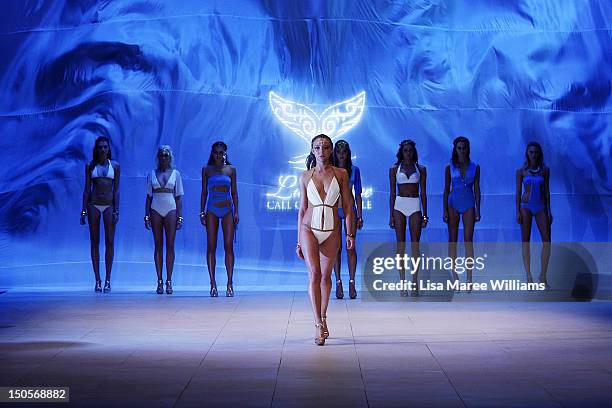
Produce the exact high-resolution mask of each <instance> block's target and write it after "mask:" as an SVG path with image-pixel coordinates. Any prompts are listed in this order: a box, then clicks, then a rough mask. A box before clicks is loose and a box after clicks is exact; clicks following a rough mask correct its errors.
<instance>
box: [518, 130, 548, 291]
mask: <svg viewBox="0 0 612 408" xmlns="http://www.w3.org/2000/svg"><path fill="white" fill-rule="evenodd" d="M549 185H550V169H549V168H548V167H546V165H545V164H544V153H543V152H542V146H540V144H539V143H537V142H529V144H527V149H526V150H525V164H524V165H523V167H521V168H520V169H518V170H517V171H516V221H517V222H518V223H519V224H520V225H521V241H522V242H523V251H522V252H523V264H524V265H525V271H526V272H527V282H528V283H531V282H533V277H532V276H531V253H530V244H529V242H530V240H531V222H532V218H533V217H535V220H536V224H537V225H538V230H539V231H540V236H541V237H542V255H541V268H542V269H541V272H540V276H539V279H538V280H539V282H540V283H544V284H545V286H546V289H550V285H549V284H548V280H547V278H546V272H547V270H548V261H549V259H550V230H551V228H550V227H551V224H552V222H553V217H552V213H551V211H550V187H549ZM523 187H524V190H523ZM521 191H522V193H521Z"/></svg>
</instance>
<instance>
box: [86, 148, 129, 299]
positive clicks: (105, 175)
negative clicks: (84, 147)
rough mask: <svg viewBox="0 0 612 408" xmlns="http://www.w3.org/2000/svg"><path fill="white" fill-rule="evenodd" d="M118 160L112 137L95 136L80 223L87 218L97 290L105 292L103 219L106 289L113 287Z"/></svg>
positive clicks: (87, 168) (119, 170) (118, 174)
mask: <svg viewBox="0 0 612 408" xmlns="http://www.w3.org/2000/svg"><path fill="white" fill-rule="evenodd" d="M120 175H121V169H120V167H119V163H117V162H116V161H113V160H112V153H111V145H110V140H109V139H108V138H107V137H106V136H100V137H98V138H97V139H96V142H95V144H94V148H93V160H92V161H91V162H89V163H87V164H86V165H85V189H84V191H83V207H82V210H81V225H84V224H85V218H87V223H88V224H89V239H90V250H91V263H92V265H93V270H94V275H95V277H96V285H95V288H94V290H95V291H96V292H102V290H103V289H102V280H101V279H100V220H101V219H102V220H103V221H104V244H105V245H104V265H105V268H106V276H105V278H104V293H109V292H110V291H111V285H110V280H111V271H112V269H113V258H114V256H115V225H116V224H117V222H119V176H120Z"/></svg>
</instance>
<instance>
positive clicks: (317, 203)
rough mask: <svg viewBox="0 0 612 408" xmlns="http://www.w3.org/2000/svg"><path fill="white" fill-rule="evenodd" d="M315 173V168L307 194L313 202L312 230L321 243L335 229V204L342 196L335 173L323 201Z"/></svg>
mask: <svg viewBox="0 0 612 408" xmlns="http://www.w3.org/2000/svg"><path fill="white" fill-rule="evenodd" d="M313 175H314V169H313V171H312V173H311V175H310V180H309V181H308V185H307V186H306V196H307V197H308V201H309V202H310V204H311V205H310V207H312V218H311V219H310V230H311V231H312V233H313V235H314V236H315V238H316V239H317V241H318V242H319V245H320V244H322V243H323V242H325V240H326V239H327V238H329V236H330V235H331V234H332V232H334V231H335V228H334V227H335V225H334V205H335V204H336V202H337V201H338V198H340V185H339V184H338V180H337V179H336V176H335V175H334V176H333V177H332V180H331V183H329V188H328V190H327V194H326V195H325V201H323V200H322V199H321V196H320V195H319V191H318V190H317V187H316V186H315V184H314V181H313V179H312V176H313ZM323 187H325V186H323Z"/></svg>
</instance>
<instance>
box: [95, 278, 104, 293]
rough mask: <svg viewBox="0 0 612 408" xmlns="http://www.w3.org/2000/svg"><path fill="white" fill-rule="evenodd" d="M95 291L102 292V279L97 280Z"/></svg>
mask: <svg viewBox="0 0 612 408" xmlns="http://www.w3.org/2000/svg"><path fill="white" fill-rule="evenodd" d="M94 291H96V292H98V293H100V292H102V281H101V280H97V281H96V287H95V288H94Z"/></svg>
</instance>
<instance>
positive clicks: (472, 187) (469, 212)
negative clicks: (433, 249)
mask: <svg viewBox="0 0 612 408" xmlns="http://www.w3.org/2000/svg"><path fill="white" fill-rule="evenodd" d="M443 203H444V208H443V213H444V222H445V223H447V224H448V255H449V257H450V258H451V259H453V263H454V260H455V259H457V239H458V235H459V218H463V242H464V243H465V256H466V257H471V258H474V224H475V223H476V222H478V221H480V166H479V165H477V164H476V163H474V162H472V161H471V160H470V141H469V140H468V139H467V138H466V137H463V136H459V137H457V138H455V140H454V141H453V153H452V155H451V161H450V164H447V165H446V168H445V169H444V199H443ZM453 279H455V280H458V279H459V275H457V273H456V272H455V270H454V269H453ZM467 282H468V284H469V283H472V270H471V269H468V270H467ZM468 291H470V289H469V286H468Z"/></svg>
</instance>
